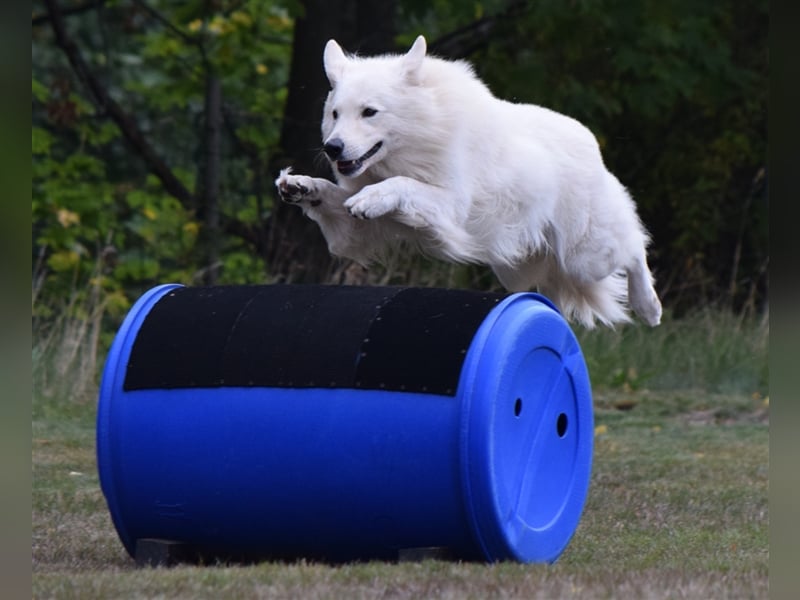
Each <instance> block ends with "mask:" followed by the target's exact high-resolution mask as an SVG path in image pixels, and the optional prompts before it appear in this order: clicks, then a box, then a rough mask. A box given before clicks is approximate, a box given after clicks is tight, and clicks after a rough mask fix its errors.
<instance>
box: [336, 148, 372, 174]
mask: <svg viewBox="0 0 800 600" xmlns="http://www.w3.org/2000/svg"><path fill="white" fill-rule="evenodd" d="M381 146H383V142H378V143H377V144H375V145H374V146H373V147H372V148H370V149H369V150H367V151H366V152H365V153H364V154H363V155H362V156H360V157H359V158H357V159H355V160H337V161H336V168H337V169H338V170H339V173H341V174H342V175H353V174H354V173H357V172H358V171H360V170H361V167H363V166H364V162H365V161H367V160H369V159H370V158H372V157H373V156H375V154H376V153H377V152H378V150H380V149H381Z"/></svg>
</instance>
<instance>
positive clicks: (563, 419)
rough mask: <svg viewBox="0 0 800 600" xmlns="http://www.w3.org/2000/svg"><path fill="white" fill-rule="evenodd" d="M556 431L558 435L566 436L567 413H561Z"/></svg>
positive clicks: (557, 420)
mask: <svg viewBox="0 0 800 600" xmlns="http://www.w3.org/2000/svg"><path fill="white" fill-rule="evenodd" d="M556 433H557V434H558V437H564V435H565V434H566V433H567V415H566V414H565V413H561V414H560V415H558V419H556Z"/></svg>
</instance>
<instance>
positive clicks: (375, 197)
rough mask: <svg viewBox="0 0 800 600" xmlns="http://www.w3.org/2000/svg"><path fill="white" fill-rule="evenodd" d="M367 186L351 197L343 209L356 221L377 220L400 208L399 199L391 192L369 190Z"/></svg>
mask: <svg viewBox="0 0 800 600" xmlns="http://www.w3.org/2000/svg"><path fill="white" fill-rule="evenodd" d="M371 187H373V186H367V187H366V188H364V189H363V190H361V191H360V192H359V193H357V194H356V195H355V196H351V197H350V198H349V199H348V200H347V202H345V203H344V207H345V208H346V209H347V210H348V212H349V213H350V214H351V215H353V216H354V217H356V218H357V219H377V218H378V217H382V216H383V215H386V214H389V213H391V212H394V211H396V210H397V209H398V208H399V206H400V198H399V196H398V195H397V194H395V193H393V192H385V191H380V190H377V189H370V188H371Z"/></svg>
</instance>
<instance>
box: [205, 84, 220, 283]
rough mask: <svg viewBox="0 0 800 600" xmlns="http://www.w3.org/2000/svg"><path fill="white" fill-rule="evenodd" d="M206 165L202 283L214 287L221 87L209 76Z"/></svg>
mask: <svg viewBox="0 0 800 600" xmlns="http://www.w3.org/2000/svg"><path fill="white" fill-rule="evenodd" d="M205 116H206V126H205V136H204V138H205V139H204V142H205V164H204V168H203V179H202V181H203V188H202V193H201V198H200V200H201V203H202V207H203V213H204V214H203V217H204V223H205V232H204V233H205V235H204V237H205V243H206V260H205V263H206V269H205V272H204V277H203V283H205V284H206V285H214V284H215V283H216V282H217V277H218V276H219V272H220V267H221V263H220V236H221V235H222V233H221V231H220V226H219V190H220V168H221V162H222V157H221V145H222V87H221V85H220V81H219V77H217V75H216V74H215V73H211V72H209V73H208V75H207V80H206V102H205Z"/></svg>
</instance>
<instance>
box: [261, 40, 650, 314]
mask: <svg viewBox="0 0 800 600" xmlns="http://www.w3.org/2000/svg"><path fill="white" fill-rule="evenodd" d="M324 64H325V72H326V74H327V76H328V80H329V81H330V84H331V91H330V93H329V94H328V97H327V100H326V102H325V109H324V115H323V119H322V137H323V140H324V150H325V154H326V155H327V156H328V159H329V160H330V161H331V164H332V166H333V169H334V172H335V176H336V180H337V183H336V184H334V183H332V182H330V181H328V180H327V179H320V178H312V177H307V176H304V175H293V174H291V169H284V170H283V171H281V173H280V176H279V177H278V178H277V179H276V180H275V183H276V185H277V187H278V191H279V193H280V196H281V198H282V199H283V200H284V201H286V202H291V203H297V204H299V205H300V206H301V207H302V208H303V210H304V212H305V213H306V214H307V215H308V216H309V217H310V218H311V219H313V220H314V221H316V222H317V223H318V224H319V226H320V228H321V230H322V233H323V234H324V236H325V238H326V240H327V242H328V247H329V249H330V251H331V252H332V253H333V254H335V255H339V256H344V257H348V258H351V259H354V260H356V261H358V262H360V263H362V264H365V265H366V264H368V263H370V262H371V261H373V260H376V259H380V257H381V256H383V255H384V253H385V251H386V250H387V249H388V248H391V247H393V246H396V245H398V244H402V243H410V244H412V245H413V246H415V247H416V248H418V249H419V250H420V251H423V252H426V253H428V254H430V255H433V256H436V257H439V258H442V259H445V260H451V261H457V262H474V263H481V264H485V265H488V266H490V267H491V268H492V270H493V271H494V273H495V274H496V275H497V277H498V279H499V280H500V282H501V283H502V284H503V286H504V287H505V288H506V289H508V290H509V291H525V290H530V289H532V288H534V287H537V288H538V289H539V290H540V291H541V292H542V293H543V294H545V295H547V296H548V297H549V298H551V299H552V300H553V301H554V302H555V303H556V305H558V306H559V308H560V309H561V310H562V312H563V313H564V314H565V316H567V317H568V318H570V319H576V320H578V321H580V322H581V323H583V324H584V325H586V326H588V327H592V326H593V325H594V322H595V319H597V320H599V321H601V322H602V323H605V324H607V325H612V324H613V323H615V322H622V321H630V318H629V316H628V314H627V311H626V308H625V301H626V299H627V301H628V303H629V304H630V306H631V307H632V308H633V310H634V312H636V314H638V315H639V316H640V317H641V318H642V319H643V320H644V321H645V322H646V323H647V324H649V325H652V326H655V325H658V324H659V322H660V320H661V303H660V302H659V299H658V296H657V295H656V292H655V290H654V289H653V277H652V275H651V273H650V269H649V268H648V266H647V259H646V247H647V244H648V243H649V238H648V235H647V233H646V231H645V229H644V227H643V226H642V223H641V221H640V220H639V218H638V216H637V214H636V208H635V205H634V203H633V200H632V199H631V197H630V196H629V195H628V193H627V191H626V190H625V188H624V187H623V186H622V185H621V184H620V182H619V181H618V180H617V178H616V177H614V175H612V174H611V173H610V172H609V171H608V170H607V169H606V168H605V166H604V164H603V159H602V157H601V155H600V149H599V147H598V144H597V141H596V139H595V137H594V136H593V135H592V133H591V132H590V131H589V130H588V129H587V128H586V127H584V126H583V125H581V124H580V123H579V122H578V121H575V120H574V119H571V118H569V117H566V116H564V115H561V114H559V113H556V112H553V111H551V110H548V109H546V108H542V107H540V106H535V105H529V104H513V103H510V102H506V101H503V100H500V99H498V98H496V97H494V96H493V95H492V93H491V92H490V91H489V89H488V88H487V87H486V86H485V85H484V84H483V83H482V82H481V81H480V80H479V79H478V78H477V77H476V76H475V74H474V73H473V71H472V68H471V67H470V66H469V65H468V64H467V63H465V62H461V61H455V62H454V61H447V60H442V59H438V58H434V57H427V56H426V45H425V39H424V38H423V37H422V36H420V37H418V38H417V40H416V41H415V42H414V45H413V46H412V47H411V49H410V50H409V52H408V53H407V54H405V55H384V56H376V57H370V58H362V57H358V56H346V55H345V54H344V52H343V51H342V49H341V47H340V46H339V45H338V44H337V43H336V42H335V41H334V40H330V41H329V42H328V44H327V45H326V47H325V52H324ZM626 279H627V285H626Z"/></svg>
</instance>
